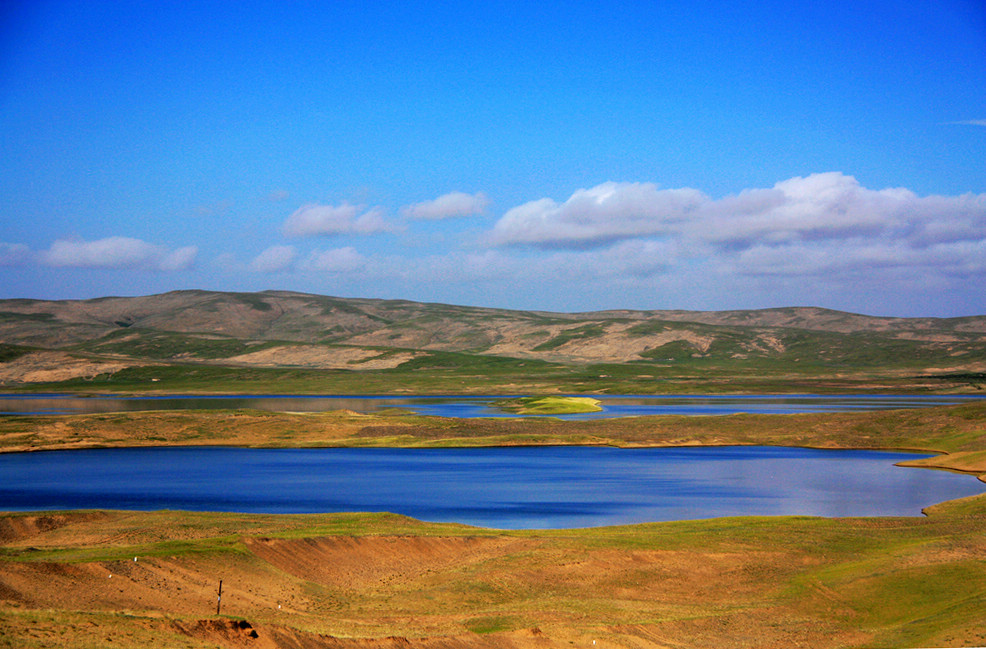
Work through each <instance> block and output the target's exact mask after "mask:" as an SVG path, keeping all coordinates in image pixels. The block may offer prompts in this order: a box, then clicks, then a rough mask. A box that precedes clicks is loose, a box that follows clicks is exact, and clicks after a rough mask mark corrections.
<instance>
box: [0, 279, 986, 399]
mask: <svg viewBox="0 0 986 649" xmlns="http://www.w3.org/2000/svg"><path fill="white" fill-rule="evenodd" d="M140 367H143V368H147V367H153V368H158V369H157V370H155V371H156V372H157V373H158V374H162V371H160V368H172V369H174V368H179V367H180V368H186V369H187V368H190V367H199V368H202V367H214V368H268V369H281V370H283V369H286V368H294V369H305V370H312V371H322V372H327V371H346V372H354V371H359V372H361V373H363V374H366V373H374V372H376V373H380V372H391V373H393V372H402V373H408V372H411V371H416V372H419V373H421V372H425V373H428V371H429V370H448V369H450V368H452V369H455V368H458V369H462V368H471V369H470V371H472V372H484V371H485V370H490V369H498V370H503V369H505V368H508V367H509V368H513V369H514V370H515V371H516V373H518V374H520V375H529V374H532V373H533V374H538V373H544V372H546V371H548V370H549V369H550V370H551V371H554V372H567V373H569V374H571V372H578V371H579V370H580V369H585V368H595V369H593V371H596V369H598V370H599V372H603V373H604V374H602V377H603V378H606V377H607V375H609V374H612V373H613V372H616V373H617V374H620V373H621V372H622V373H624V374H626V373H629V374H634V375H635V376H640V377H645V378H646V377H650V378H653V379H660V378H675V377H677V378H681V377H682V376H692V375H695V374H696V372H698V373H699V374H700V375H703V376H704V375H708V374H709V373H712V374H722V373H729V372H735V373H736V374H737V375H748V376H753V375H758V376H761V377H768V376H769V377H775V378H777V377H780V376H783V375H787V374H790V373H792V372H793V373H794V374H797V375H812V376H816V377H817V376H831V377H836V376H840V375H845V374H847V373H849V374H854V375H858V374H860V373H866V374H870V375H872V374H874V373H876V374H878V375H881V376H889V375H891V374H893V375H895V376H901V375H907V376H925V375H934V376H941V375H950V376H952V377H956V376H958V377H960V378H962V380H965V381H966V382H971V383H972V384H976V382H977V381H980V380H981V376H980V374H981V373H982V372H983V371H984V370H986V316H974V317H964V318H950V319H937V318H885V317H873V316H865V315H858V314H851V313H843V312H838V311H831V310H826V309H820V308H812V307H792V308H781V309H766V310H756V311H722V312H690V311H630V310H619V311H601V312H588V313H550V312H535V311H511V310H503V309H490V308H478V307H464V306H452V305H444V304H422V303H417V302H409V301H404V300H372V299H350V298H347V299H343V298H333V297H325V296H319V295H309V294H301V293H292V292H284V291H265V292H262V293H221V292H206V291H175V292H171V293H165V294H162V295H151V296H144V297H131V298H127V297H107V298H98V299H92V300H67V301H41V300H22V299H18V300H0V381H3V383H4V385H6V386H17V385H25V384H34V383H40V382H51V381H71V380H78V379H89V380H93V379H95V380H97V381H99V380H102V379H110V378H112V377H118V378H122V377H126V376H131V375H134V372H135V371H136V370H135V368H140ZM521 368H525V369H521ZM127 372H129V374H127ZM186 373H187V372H186ZM485 373H486V374H488V372H485ZM137 375H139V372H138V373H137ZM137 375H135V376H137ZM162 376H165V377H167V376H175V374H174V373H172V374H168V373H167V372H164V373H163V374H162ZM558 387H561V386H558ZM454 389H455V388H454V387H453V388H452V390H453V391H454ZM570 389H571V388H570ZM576 389H577V388H576ZM578 391H584V390H578ZM645 391H646V390H645Z"/></svg>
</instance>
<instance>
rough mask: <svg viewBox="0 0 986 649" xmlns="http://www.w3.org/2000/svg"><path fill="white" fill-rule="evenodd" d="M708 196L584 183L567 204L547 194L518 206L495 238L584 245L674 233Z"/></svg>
mask: <svg viewBox="0 0 986 649" xmlns="http://www.w3.org/2000/svg"><path fill="white" fill-rule="evenodd" d="M707 202H708V198H707V197H706V196H705V195H704V194H702V193H701V192H699V191H698V190H695V189H687V188H686V189H658V188H657V186H656V185H654V184H652V183H616V182H607V183H603V184H601V185H597V186H596V187H593V188H591V189H580V190H578V191H576V192H575V193H574V194H572V196H571V197H570V198H569V199H568V200H567V201H565V202H564V203H562V204H558V203H556V202H555V201H553V200H551V199H550V198H542V199H540V200H536V201H531V202H529V203H525V204H524V205H520V206H518V207H515V208H513V209H511V210H509V211H508V212H507V213H506V214H504V215H503V217H502V218H501V219H500V220H499V221H498V222H497V223H496V225H495V226H494V228H493V232H492V233H491V236H490V240H491V242H492V243H493V244H494V245H511V244H527V245H535V246H541V247H569V248H583V247H588V246H594V245H600V244H604V243H607V242H610V241H615V240H618V239H629V238H634V237H639V236H645V235H654V234H664V233H672V232H676V231H679V230H680V229H681V224H682V223H683V222H684V221H686V220H687V219H688V218H689V217H690V216H691V215H692V214H693V213H694V212H695V210H696V209H699V208H701V207H702V206H703V205H705V204H706V203H707Z"/></svg>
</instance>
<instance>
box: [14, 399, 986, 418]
mask: <svg viewBox="0 0 986 649" xmlns="http://www.w3.org/2000/svg"><path fill="white" fill-rule="evenodd" d="M502 398H503V397H494V396H443V397H430V396H406V397H392V396H388V397H379V396H296V395H218V396H160V397H147V396H144V397H117V396H111V395H103V396H92V397H80V396H74V395H62V394H44V395H0V415H14V414H25V415H54V414H93V413H106V412H133V411H142V410H226V409H247V408H249V409H255V410H266V411H270V412H326V411H330V410H352V411H354V412H360V413H373V412H379V411H381V410H384V409H387V408H403V409H407V410H411V411H414V412H417V413H420V414H423V415H434V416H438V417H517V416H518V415H513V414H510V413H506V412H503V411H501V410H499V409H497V408H496V407H495V406H494V405H493V404H494V402H495V401H496V400H498V399H502ZM595 398H597V399H599V400H600V402H601V404H600V405H601V406H602V408H603V410H602V412H595V413H583V414H578V415H563V416H562V417H561V418H562V419H599V418H606V417H631V416H639V415H660V414H682V415H724V414H734V413H739V412H747V413H765V414H775V413H799V412H824V411H849V410H885V409H889V408H924V407H928V406H937V405H949V404H955V403H963V402H967V401H970V400H974V399H982V398H984V397H980V396H975V395H947V396H946V395H943V396H937V395H936V396H908V395H841V396H816V395H757V396H742V395H741V396H732V395H730V396H637V395H620V396H611V395H603V396H595Z"/></svg>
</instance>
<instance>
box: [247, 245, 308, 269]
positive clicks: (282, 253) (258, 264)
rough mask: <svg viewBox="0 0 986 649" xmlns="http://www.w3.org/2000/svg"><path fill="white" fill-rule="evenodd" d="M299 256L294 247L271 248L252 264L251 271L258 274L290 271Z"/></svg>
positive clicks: (257, 257) (255, 258) (258, 256)
mask: <svg viewBox="0 0 986 649" xmlns="http://www.w3.org/2000/svg"><path fill="white" fill-rule="evenodd" d="M297 256H298V253H297V251H295V249H294V246H271V247H270V248H267V249H266V250H264V251H263V252H261V253H260V254H259V255H257V256H256V257H254V258H253V260H252V261H251V262H250V270H252V271H254V272H258V273H279V272H281V271H285V270H288V269H289V268H290V267H291V264H293V263H294V260H295V258H296V257H297Z"/></svg>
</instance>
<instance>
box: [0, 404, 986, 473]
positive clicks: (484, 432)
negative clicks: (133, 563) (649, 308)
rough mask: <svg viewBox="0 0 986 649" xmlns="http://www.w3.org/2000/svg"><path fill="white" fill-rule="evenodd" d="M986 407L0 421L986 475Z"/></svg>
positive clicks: (206, 414) (38, 430) (39, 446)
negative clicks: (842, 453) (899, 465)
mask: <svg viewBox="0 0 986 649" xmlns="http://www.w3.org/2000/svg"><path fill="white" fill-rule="evenodd" d="M984 425H986V402H981V401H976V402H973V403H967V404H962V405H957V406H938V407H929V408H919V409H907V410H884V411H867V412H842V413H807V414H789V415H756V414H736V415H710V416H678V415H655V416H643V417H627V418H620V419H599V420H584V421H561V420H558V419H553V418H518V419H496V418H487V419H450V418H441V417H426V416H421V415H412V414H406V413H400V412H391V413H383V414H360V413H356V412H352V411H332V412H325V413H278V412H266V411H256V410H250V411H247V410H235V411H218V410H215V411H146V412H133V413H108V414H96V415H54V416H24V417H22V416H9V417H3V418H0V452H4V453H10V452H30V451H42V450H71V449H84V448H112V447H142V446H242V447H253V448H318V447H344V448H362V447H398V448H438V447H493V446H570V445H607V446H616V447H624V448H632V447H663V446H694V445H704V446H727V445H764V446H800V447H810V448H833V449H835V448H839V449H871V450H902V451H917V452H925V453H934V454H936V455H937V457H935V458H930V459H929V460H926V461H924V462H925V463H924V464H922V465H921V466H935V467H936V468H943V469H949V470H954V471H960V472H964V473H970V474H974V475H979V476H984V475H986V434H984V432H983V431H984Z"/></svg>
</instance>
